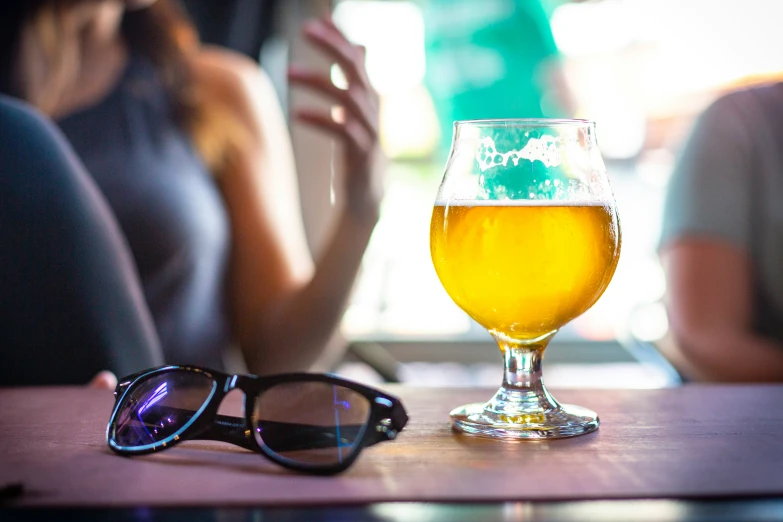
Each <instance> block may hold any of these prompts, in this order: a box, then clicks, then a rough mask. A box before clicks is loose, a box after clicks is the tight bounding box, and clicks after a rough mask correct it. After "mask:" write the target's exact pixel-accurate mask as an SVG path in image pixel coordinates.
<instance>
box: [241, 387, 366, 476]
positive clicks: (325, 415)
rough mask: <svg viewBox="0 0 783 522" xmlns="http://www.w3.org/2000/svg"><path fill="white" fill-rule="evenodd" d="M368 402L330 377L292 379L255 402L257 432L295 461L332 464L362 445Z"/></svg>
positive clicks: (263, 440) (269, 447) (261, 439)
mask: <svg viewBox="0 0 783 522" xmlns="http://www.w3.org/2000/svg"><path fill="white" fill-rule="evenodd" d="M369 417H370V401H369V400H368V399H367V398H366V397H364V396H363V395H361V394H360V393H358V392H355V391H353V390H350V389H348V388H344V387H342V386H338V385H334V384H331V383H327V382H291V383H282V384H278V385H276V386H274V387H272V388H269V389H268V390H266V391H265V392H264V393H262V394H261V396H260V397H259V398H258V400H257V401H256V406H255V409H254V411H253V431H254V433H255V437H256V440H257V441H258V443H259V444H260V445H261V446H262V447H265V448H266V449H267V450H269V451H270V452H271V453H274V454H275V455H277V456H279V457H281V458H283V459H286V460H289V461H292V462H294V463H297V464H305V465H311V466H314V467H318V466H324V467H325V466H333V465H335V464H339V463H341V462H343V461H344V460H346V459H348V458H349V457H350V456H351V455H353V453H354V452H355V451H356V450H357V449H358V444H359V441H361V439H362V435H363V434H364V430H365V429H366V426H367V421H368V420H369Z"/></svg>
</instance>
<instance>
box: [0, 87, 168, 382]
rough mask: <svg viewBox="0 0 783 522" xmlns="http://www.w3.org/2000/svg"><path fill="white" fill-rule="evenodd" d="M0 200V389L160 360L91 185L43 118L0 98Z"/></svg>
mask: <svg viewBox="0 0 783 522" xmlns="http://www.w3.org/2000/svg"><path fill="white" fill-rule="evenodd" d="M0 202H2V203H0V278H2V279H1V280H2V290H0V385H30V384H38V385H42V384H84V383H87V382H88V381H89V380H90V379H91V378H93V377H94V376H95V375H96V373H97V372H99V371H101V370H111V371H113V372H115V373H118V374H120V375H126V374H130V373H134V372H137V371H139V370H141V369H144V368H147V367H150V366H157V365H160V364H162V363H163V357H162V353H161V350H160V343H159V340H158V337H157V333H156V331H155V326H154V323H153V322H152V318H151V316H150V314H149V310H148V309H147V305H146V303H145V302H144V295H143V292H142V288H141V284H140V282H139V279H138V275H137V273H136V268H135V266H134V264H133V259H132V256H131V253H130V250H129V248H128V246H127V244H126V242H125V240H124V238H123V236H122V232H121V231H120V228H119V225H118V224H117V222H116V220H115V219H114V215H113V214H112V213H111V210H110V209H109V207H108V205H107V204H106V201H105V200H104V199H103V196H102V194H101V193H100V191H99V189H98V187H97V186H96V185H95V183H94V182H93V180H92V178H91V177H90V176H89V175H88V174H87V172H86V171H85V170H84V167H83V165H82V164H81V163H80V162H79V160H78V159H77V157H76V155H75V153H74V152H73V150H72V149H71V148H70V146H69V145H68V143H67V142H66V140H65V139H64V138H63V136H62V134H61V133H60V132H59V131H58V129H56V128H55V126H54V125H53V124H52V123H51V122H50V121H49V120H47V119H45V118H44V117H43V116H41V115H40V114H38V113H37V112H35V111H34V110H32V108H30V107H29V106H27V105H25V104H22V103H19V102H16V101H12V100H10V99H8V98H5V97H1V96H0ZM109 381H110V378H109V377H108V375H106V374H101V375H99V376H97V378H96V379H94V380H93V381H92V384H93V385H100V384H103V385H105V386H108V385H109V384H110V382H109Z"/></svg>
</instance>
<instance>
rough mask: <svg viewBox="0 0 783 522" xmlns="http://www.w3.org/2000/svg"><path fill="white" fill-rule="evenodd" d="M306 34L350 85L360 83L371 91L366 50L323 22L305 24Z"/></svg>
mask: <svg viewBox="0 0 783 522" xmlns="http://www.w3.org/2000/svg"><path fill="white" fill-rule="evenodd" d="M304 34H305V36H306V37H307V39H308V40H310V42H312V43H313V44H314V45H315V46H316V47H317V48H318V49H320V50H322V51H323V52H325V53H326V54H327V55H329V56H330V57H331V58H332V59H333V60H334V61H335V62H337V64H338V65H339V66H340V68H341V69H342V70H343V72H344V73H345V75H346V77H347V79H348V83H349V84H350V83H358V84H360V85H362V86H363V87H365V88H366V89H368V90H369V89H371V87H370V81H369V79H368V78H367V73H366V71H365V70H364V56H365V52H364V50H363V49H362V48H360V47H359V46H356V45H353V44H352V43H351V42H349V41H348V40H347V39H346V38H345V36H344V35H343V34H342V33H341V32H340V31H339V29H337V28H336V27H334V24H331V26H330V25H329V24H327V23H326V22H325V21H323V20H311V21H308V22H305V24H304Z"/></svg>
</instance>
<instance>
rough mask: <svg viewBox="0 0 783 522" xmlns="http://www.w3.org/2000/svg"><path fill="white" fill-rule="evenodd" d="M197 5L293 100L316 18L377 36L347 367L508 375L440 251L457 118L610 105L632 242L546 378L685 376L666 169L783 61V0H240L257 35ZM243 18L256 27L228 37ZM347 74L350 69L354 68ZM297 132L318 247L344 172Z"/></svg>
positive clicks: (646, 381)
mask: <svg viewBox="0 0 783 522" xmlns="http://www.w3.org/2000/svg"><path fill="white" fill-rule="evenodd" d="M191 4H192V5H191ZM186 5H187V6H188V7H189V8H190V10H191V12H192V14H193V16H194V18H195V19H196V22H197V24H199V25H200V26H202V27H203V29H202V32H203V34H204V37H205V39H207V40H210V39H213V40H214V41H218V42H219V43H222V44H224V45H226V44H227V45H231V46H233V47H235V48H239V49H240V50H244V51H245V52H248V53H249V54H251V55H252V54H254V53H256V51H257V50H258V49H259V46H260V52H259V53H258V54H257V56H255V57H256V58H258V59H259V61H260V62H261V64H262V66H263V67H264V68H265V69H266V71H267V72H268V73H269V74H270V76H271V77H272V79H273V81H274V83H275V85H276V87H277V89H278V94H279V96H280V98H281V101H282V102H283V104H284V106H286V107H291V106H294V105H297V104H298V103H301V102H304V101H308V102H312V101H313V100H304V97H305V96H306V95H305V94H301V93H297V92H289V90H288V88H287V85H286V82H285V71H286V67H287V65H288V64H289V63H291V62H299V63H307V64H309V65H315V66H318V65H319V64H320V65H321V66H323V67H328V64H327V63H326V62H325V61H324V59H323V57H321V56H318V55H316V54H314V53H313V52H312V51H309V50H308V49H307V48H306V47H305V46H303V45H302V44H301V42H300V39H299V29H298V27H299V25H300V23H301V22H302V21H303V20H305V19H307V18H308V17H311V16H317V15H319V14H322V13H324V12H332V14H333V17H334V19H335V22H336V23H337V25H338V26H339V27H340V28H341V29H342V30H343V31H344V32H345V33H346V35H347V36H348V37H349V39H350V40H352V41H353V42H355V43H358V44H362V45H364V46H366V48H367V69H368V72H369V77H370V81H371V82H372V84H373V86H374V87H375V89H376V90H377V91H378V92H379V93H380V95H381V133H382V136H381V139H382V145H383V149H384V152H385V154H386V156H387V157H388V161H389V164H388V185H387V195H386V199H385V201H384V203H383V208H382V217H381V221H380V223H379V225H378V227H377V229H376V231H375V233H374V235H373V238H372V241H371V244H370V247H369V249H368V251H367V254H366V256H365V259H364V263H363V267H362V272H361V275H360V278H359V281H358V283H357V285H356V288H355V292H354V295H353V298H352V301H351V305H350V307H349V308H348V310H347V312H346V314H345V317H344V320H343V323H342V335H343V336H344V338H345V339H346V341H347V342H349V343H350V345H351V350H350V354H349V356H348V357H347V358H346V361H345V362H344V363H343V364H341V365H340V367H339V368H338V370H337V371H338V372H339V373H342V374H344V375H347V376H350V377H353V378H356V379H359V380H364V381H367V382H378V381H381V380H382V379H384V378H386V379H387V380H394V379H399V380H401V381H404V382H407V383H411V384H416V385H425V386H426V385H474V386H475V385H487V386H496V385H497V384H498V383H499V382H500V377H501V375H500V374H501V371H502V370H501V367H502V366H501V356H500V353H499V351H498V349H497V347H496V346H495V345H494V344H493V341H492V339H491V338H490V337H489V335H488V334H487V333H486V331H485V330H484V329H483V328H481V327H480V326H479V325H477V324H475V323H474V322H473V321H472V320H470V319H469V318H468V317H467V315H465V314H464V313H463V312H462V311H461V310H460V309H459V308H457V307H456V305H454V304H453V302H452V301H451V299H450V298H449V297H448V295H446V293H445V291H444V290H443V288H442V287H441V285H440V283H439V281H438V279H437V276H436V275H435V271H434V269H433V267H432V262H431V260H430V253H429V220H430V215H431V212H432V204H433V201H434V198H435V193H436V191H437V187H438V185H439V183H440V179H441V176H442V174H443V166H444V163H445V157H446V153H447V151H448V145H449V143H450V140H451V122H452V120H454V119H462V118H491V117H563V116H574V117H579V118H587V119H591V120H594V121H595V122H596V123H597V136H598V141H599V145H600V146H601V150H602V153H603V155H604V159H605V162H606V165H607V168H608V172H609V177H610V180H611V183H612V187H613V190H614V192H615V196H616V198H617V203H618V209H619V214H620V219H621V225H622V233H623V249H622V255H621V259H620V264H619V266H618V269H617V272H616V274H615V276H614V280H613V281H612V283H611V285H610V286H609V289H608V290H607V291H606V293H605V294H604V296H603V297H602V298H601V300H600V301H599V302H598V303H597V304H596V305H595V306H594V307H593V308H592V309H591V310H590V311H588V312H587V313H586V314H584V315H583V316H582V317H580V318H578V319H576V320H575V321H574V322H573V323H571V324H569V325H568V326H567V327H565V328H563V329H562V330H561V331H560V333H558V334H557V336H556V337H555V339H554V341H553V342H552V344H551V345H550V347H549V348H548V350H547V354H546V359H545V365H546V370H545V371H546V378H547V383H548V384H549V385H550V386H553V387H570V386H574V387H591V386H592V387H602V388H607V387H641V388H653V387H661V386H672V385H676V384H678V382H679V380H678V376H677V375H676V372H674V371H673V369H672V368H671V367H670V366H669V365H668V364H667V362H666V361H665V360H664V359H663V358H662V357H660V356H659V355H658V352H657V351H656V349H655V346H656V345H657V344H660V343H664V342H666V334H667V330H668V325H667V320H666V314H665V310H664V308H663V305H662V302H661V300H662V298H663V296H664V293H665V283H664V277H663V273H662V270H661V267H660V265H659V262H658V258H657V253H656V247H657V240H658V235H659V226H660V222H661V209H662V202H663V196H664V194H665V190H666V185H667V181H668V177H669V174H670V172H671V170H672V167H673V164H674V161H675V159H676V157H677V154H678V150H679V149H680V147H681V146H682V144H683V140H684V139H685V138H686V137H687V134H688V132H689V130H690V127H691V124H692V122H693V119H694V117H695V116H696V115H698V114H699V113H700V112H701V111H702V110H704V108H705V107H706V106H707V105H708V104H709V103H710V102H711V101H712V100H714V99H715V98H716V97H717V96H719V95H721V94H722V93H724V92H727V91H730V90H734V89H737V88H739V87H742V86H746V85H752V84H758V83H765V82H772V81H776V80H778V79H779V76H780V74H781V71H783V32H781V31H780V30H779V21H780V20H781V19H783V2H780V1H779V0H723V1H720V2H716V1H714V0H585V1H579V2H577V1H567V0H334V1H326V0H291V1H285V2H282V1H277V2H275V1H264V2H258V1H250V2H242V1H241V0H240V1H236V2H234V3H233V5H234V7H235V12H234V13H233V16H234V19H236V18H237V17H238V18H239V19H242V18H243V16H242V14H241V13H242V9H249V8H251V7H252V9H255V11H254V12H255V16H258V17H259V19H260V20H263V23H260V24H258V25H256V26H255V27H257V28H258V29H257V31H255V32H253V31H250V33H249V34H244V35H243V34H240V33H237V31H236V30H234V31H231V30H226V31H224V33H223V34H220V33H214V29H215V27H216V24H214V23H212V24H211V25H205V23H204V20H206V19H209V16H210V15H209V13H207V12H206V11H205V8H204V6H203V5H204V3H203V2H195V1H191V2H186ZM199 5H201V7H199ZM212 20H213V21H214V18H213V19H212ZM246 25H247V24H245V26H246ZM223 26H224V27H227V28H230V23H229V22H227V23H226V24H224V25H223ZM245 26H243V27H245ZM210 28H211V29H212V30H213V34H210V33H208V30H209V29H210ZM246 32H247V31H246ZM238 34H239V35H240V36H243V37H244V40H242V41H238V42H232V41H230V39H231V38H232V37H233V38H235V39H236V38H237V35H238ZM231 35H233V36H231ZM251 41H252V42H253V45H250V46H246V48H244V49H243V48H242V45H245V44H244V43H243V42H251ZM332 78H333V81H334V83H335V84H337V85H340V84H341V83H343V82H344V80H343V78H342V75H341V74H340V71H339V70H333V71H332ZM292 135H293V139H294V147H295V152H296V155H297V162H298V170H299V175H300V186H301V193H302V204H303V211H304V216H305V225H306V227H307V232H308V239H309V241H310V245H311V248H312V249H313V251H314V252H315V253H316V255H317V252H318V249H319V247H320V245H321V241H322V238H323V237H324V236H325V234H327V233H328V230H329V226H330V216H331V212H330V211H331V209H333V208H334V205H335V204H336V202H335V201H334V198H335V196H334V192H333V191H331V187H332V186H333V185H334V184H335V183H338V182H339V180H335V179H334V177H335V175H339V169H338V168H336V166H335V163H334V162H335V161H337V160H338V158H339V155H338V154H336V153H335V150H334V148H333V146H332V145H331V144H330V142H329V141H328V140H326V139H325V138H323V137H322V136H319V135H316V134H314V133H312V132H311V131H308V130H305V129H299V128H297V127H296V126H295V127H294V128H292ZM335 173H338V174H335ZM368 363H369V364H368Z"/></svg>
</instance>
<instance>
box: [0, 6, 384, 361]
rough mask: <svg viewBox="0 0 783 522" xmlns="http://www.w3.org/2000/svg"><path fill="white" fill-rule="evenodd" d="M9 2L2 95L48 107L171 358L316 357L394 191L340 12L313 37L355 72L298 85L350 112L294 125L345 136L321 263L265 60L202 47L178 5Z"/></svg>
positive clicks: (302, 114)
mask: <svg viewBox="0 0 783 522" xmlns="http://www.w3.org/2000/svg"><path fill="white" fill-rule="evenodd" d="M11 4H18V5H10V6H3V8H2V9H3V10H5V11H6V13H4V16H3V17H2V20H3V22H2V23H3V25H5V26H6V27H4V28H3V31H2V32H3V36H2V38H4V39H5V41H4V42H2V49H0V52H1V53H2V54H3V57H2V68H1V69H2V70H1V71H0V74H1V75H2V76H1V77H0V90H2V92H5V93H7V94H11V95H15V96H17V97H20V98H22V99H24V100H26V101H28V102H30V103H31V104H33V105H34V106H36V107H37V108H38V109H40V110H41V111H43V112H44V113H46V114H47V115H49V116H51V117H52V118H54V119H55V120H56V121H57V122H58V124H59V125H60V127H61V129H62V130H63V131H64V133H65V135H66V136H67V137H68V139H69V141H70V142H71V143H72V144H73V146H74V148H75V149H76V151H77V153H79V155H80V157H81V159H82V161H83V162H84V163H85V165H86V167H87V169H88V171H89V172H90V173H91V175H92V176H93V178H94V179H95V181H96V182H97V185H98V186H99V188H100V189H101V192H102V193H103V195H104V196H105V198H106V200H107V201H108V203H109V206H110V208H111V210H112V211H113V213H114V215H115V216H116V218H117V221H118V222H119V224H120V227H121V229H122V231H123V233H124V235H125V239H126V240H127V242H128V244H129V246H130V250H131V252H132V254H133V258H134V260H135V263H136V268H137V270H138V273H139V277H140V280H141V284H142V287H143V290H144V295H145V298H146V304H147V305H148V307H149V311H150V313H151V315H152V318H153V320H154V323H155V325H156V330H157V334H158V336H159V337H160V344H161V346H162V349H163V354H164V357H165V359H166V361H167V362H169V363H190V364H202V365H207V366H213V367H218V368H219V367H222V366H223V363H222V358H223V356H224V354H225V352H226V350H227V349H228V347H229V346H231V345H232V344H234V343H236V344H238V345H239V347H240V348H241V350H242V353H243V355H244V359H245V361H246V363H247V366H248V368H249V369H250V370H251V371H253V372H255V373H275V372H281V371H288V370H295V369H305V368H307V367H309V366H311V365H312V364H313V363H314V362H315V361H316V359H317V358H318V357H319V356H320V355H321V354H322V351H323V348H324V347H325V346H326V343H327V341H328V339H329V338H330V336H331V334H332V333H333V331H334V329H335V327H336V325H337V324H338V322H339V319H340V317H341V315H342V311H343V309H344V306H345V303H346V300H347V298H348V295H349V292H350V289H351V286H352V283H353V280H354V278H355V276H356V273H357V270H358V267H359V264H360V261H361V257H362V254H363V252H364V249H365V247H366V245H367V242H368V240H369V237H370V234H371V232H372V230H373V228H374V226H375V223H376V222H377V219H378V208H379V203H380V199H381V195H382V183H381V176H380V172H379V171H378V169H377V168H376V167H375V164H376V162H375V161H374V159H375V156H376V154H377V149H378V143H377V110H378V102H377V96H376V94H375V93H374V92H373V90H372V88H371V87H370V85H369V83H368V81H367V76H366V74H365V71H364V68H363V61H364V51H363V49H361V48H359V47H357V46H353V45H351V44H350V43H349V42H348V41H347V40H346V39H345V38H344V36H343V35H342V34H341V33H340V32H339V30H337V28H336V27H335V26H334V25H333V24H332V23H331V21H330V20H328V19H323V20H317V21H312V22H309V23H308V24H306V26H305V28H304V34H305V36H306V38H307V39H308V40H309V41H310V42H311V43H312V44H314V45H315V46H316V47H318V48H319V49H320V50H322V51H323V52H325V53H326V54H327V55H328V56H329V57H331V58H332V59H333V60H334V61H335V62H337V63H338V64H339V65H340V67H341V68H342V69H343V71H345V73H346V75H347V77H348V79H349V88H348V89H347V90H340V89H337V88H335V87H334V86H333V85H332V84H331V82H330V80H329V78H328V76H327V75H321V74H317V73H314V72H311V71H308V70H296V71H292V72H291V74H290V75H289V76H290V80H291V81H292V82H293V83H295V84H299V85H304V86H307V87H309V88H311V89H314V90H315V91H317V92H319V93H321V94H323V95H325V96H327V97H329V98H330V99H332V100H333V101H334V102H335V104H339V105H340V106H342V107H343V112H342V114H343V115H344V116H343V118H342V119H341V121H335V120H334V119H332V117H331V116H330V115H329V114H328V113H321V112H319V111H314V110H309V109H304V110H300V111H298V112H297V117H298V118H299V119H300V121H302V122H304V123H306V124H309V125H311V126H313V127H315V128H317V129H320V130H323V131H326V132H328V133H330V134H332V135H334V136H336V137H337V138H339V139H340V140H341V141H342V143H343V146H344V153H345V165H346V168H347V172H346V177H345V183H346V190H345V205H344V208H342V210H341V213H340V216H339V219H338V222H337V226H336V228H335V231H334V233H333V236H332V237H331V239H330V241H329V242H328V244H327V246H326V247H325V249H324V252H323V255H322V256H321V258H320V259H319V260H318V262H317V263H313V262H312V260H311V259H310V256H309V252H308V249H307V245H306V243H305V238H304V233H303V227H302V222H301V216H300V214H299V210H298V208H299V202H298V194H297V188H296V183H295V180H296V173H295V171H294V161H293V156H292V151H291V144H290V139H289V136H288V134H287V128H286V124H285V121H284V119H283V116H282V113H281V111H280V108H279V106H278V104H277V102H276V98H275V94H274V91H273V90H272V87H271V85H270V83H269V81H268V79H267V78H266V77H265V76H264V75H263V74H262V72H261V71H260V69H259V68H258V66H257V64H255V63H253V62H251V61H249V60H246V59H245V58H243V57H241V56H239V55H237V54H235V53H232V52H230V51H227V50H224V49H218V48H206V47H200V46H199V44H198V41H197V38H196V36H195V34H194V31H193V29H192V27H191V26H190V25H189V24H188V23H187V22H185V21H184V19H183V18H182V16H181V15H180V13H179V12H178V10H177V8H176V5H175V4H174V3H173V2H172V1H170V0H160V1H158V2H150V1H144V0H35V1H29V2H19V3H17V2H12V3H11Z"/></svg>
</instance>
